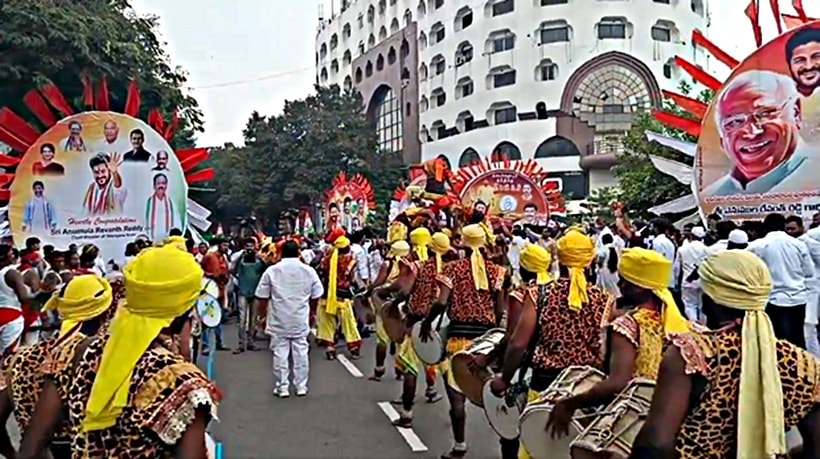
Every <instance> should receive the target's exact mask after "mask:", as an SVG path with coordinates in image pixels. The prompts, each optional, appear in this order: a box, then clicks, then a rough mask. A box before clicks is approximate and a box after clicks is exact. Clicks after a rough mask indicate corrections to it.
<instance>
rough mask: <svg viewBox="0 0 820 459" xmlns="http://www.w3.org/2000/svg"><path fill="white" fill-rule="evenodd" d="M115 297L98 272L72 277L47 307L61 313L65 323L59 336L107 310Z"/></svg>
mask: <svg viewBox="0 0 820 459" xmlns="http://www.w3.org/2000/svg"><path fill="white" fill-rule="evenodd" d="M113 298H114V293H113V289H112V288H111V284H109V283H108V281H107V280H105V279H103V278H102V277H100V276H98V275H96V274H84V275H82V276H77V277H75V278H73V279H71V280H70V281H69V282H68V284H66V286H65V288H63V289H62V290H61V291H59V292H55V293H54V295H52V297H51V299H49V300H48V302H47V303H46V305H45V308H46V309H47V310H56V311H57V312H59V313H60V316H61V317H62V319H63V323H62V324H61V325H60V333H59V336H60V337H63V336H65V335H66V333H68V332H69V331H71V329H73V328H74V327H75V326H77V325H78V324H81V323H83V322H85V321H86V320H91V319H93V318H95V317H97V316H99V315H100V314H102V313H104V312H105V311H107V310H108V308H109V307H111V301H112V300H113Z"/></svg>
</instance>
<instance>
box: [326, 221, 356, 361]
mask: <svg viewBox="0 0 820 459" xmlns="http://www.w3.org/2000/svg"><path fill="white" fill-rule="evenodd" d="M355 269H356V260H355V259H354V258H353V254H352V253H350V240H349V239H348V238H347V237H346V236H340V237H338V238H336V239H335V240H334V241H333V248H332V249H331V251H330V253H328V254H327V255H325V257H324V259H323V260H322V263H321V266H320V275H319V277H321V278H322V281H323V284H324V290H325V294H324V298H322V300H321V301H319V307H318V308H317V311H316V319H317V324H316V327H317V330H316V339H317V340H318V341H319V343H320V344H321V345H323V346H325V348H326V350H325V356H326V357H327V359H328V360H335V359H336V329H337V328H338V327H339V326H341V327H342V334H343V335H344V338H345V342H346V343H347V350H348V351H350V357H351V358H353V359H358V358H359V357H360V354H359V352H360V350H361V345H362V340H361V337H360V336H359V329H358V328H357V327H356V317H355V316H354V314H353V300H352V298H353V294H352V293H351V291H350V287H352V286H353V277H354V275H355V274H354V273H355Z"/></svg>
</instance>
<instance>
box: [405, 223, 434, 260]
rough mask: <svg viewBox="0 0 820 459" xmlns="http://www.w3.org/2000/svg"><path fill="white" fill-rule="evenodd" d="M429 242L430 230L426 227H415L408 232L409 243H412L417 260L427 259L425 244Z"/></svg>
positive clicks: (430, 240)
mask: <svg viewBox="0 0 820 459" xmlns="http://www.w3.org/2000/svg"><path fill="white" fill-rule="evenodd" d="M431 242H432V238H431V236H430V230H428V229H427V228H416V229H414V230H413V231H411V232H410V243H411V244H413V251H414V252H416V255H418V257H419V260H422V261H423V260H426V259H427V246H428V245H430V243H431Z"/></svg>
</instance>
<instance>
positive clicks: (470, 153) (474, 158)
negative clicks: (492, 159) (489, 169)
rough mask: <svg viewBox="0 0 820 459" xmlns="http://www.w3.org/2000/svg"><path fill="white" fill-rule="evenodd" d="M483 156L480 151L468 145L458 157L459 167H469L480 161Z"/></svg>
mask: <svg viewBox="0 0 820 459" xmlns="http://www.w3.org/2000/svg"><path fill="white" fill-rule="evenodd" d="M480 162H481V157H480V156H478V152H477V151H475V150H473V148H472V147H467V149H466V150H464V152H463V153H461V156H460V157H459V158H458V167H467V166H470V165H472V164H475V163H480Z"/></svg>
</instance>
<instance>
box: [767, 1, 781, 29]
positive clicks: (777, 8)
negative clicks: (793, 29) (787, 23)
mask: <svg viewBox="0 0 820 459" xmlns="http://www.w3.org/2000/svg"><path fill="white" fill-rule="evenodd" d="M769 6H771V7H772V14H774V23H775V24H777V34H778V35H781V34H782V33H783V23H782V22H781V21H780V0H769Z"/></svg>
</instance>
